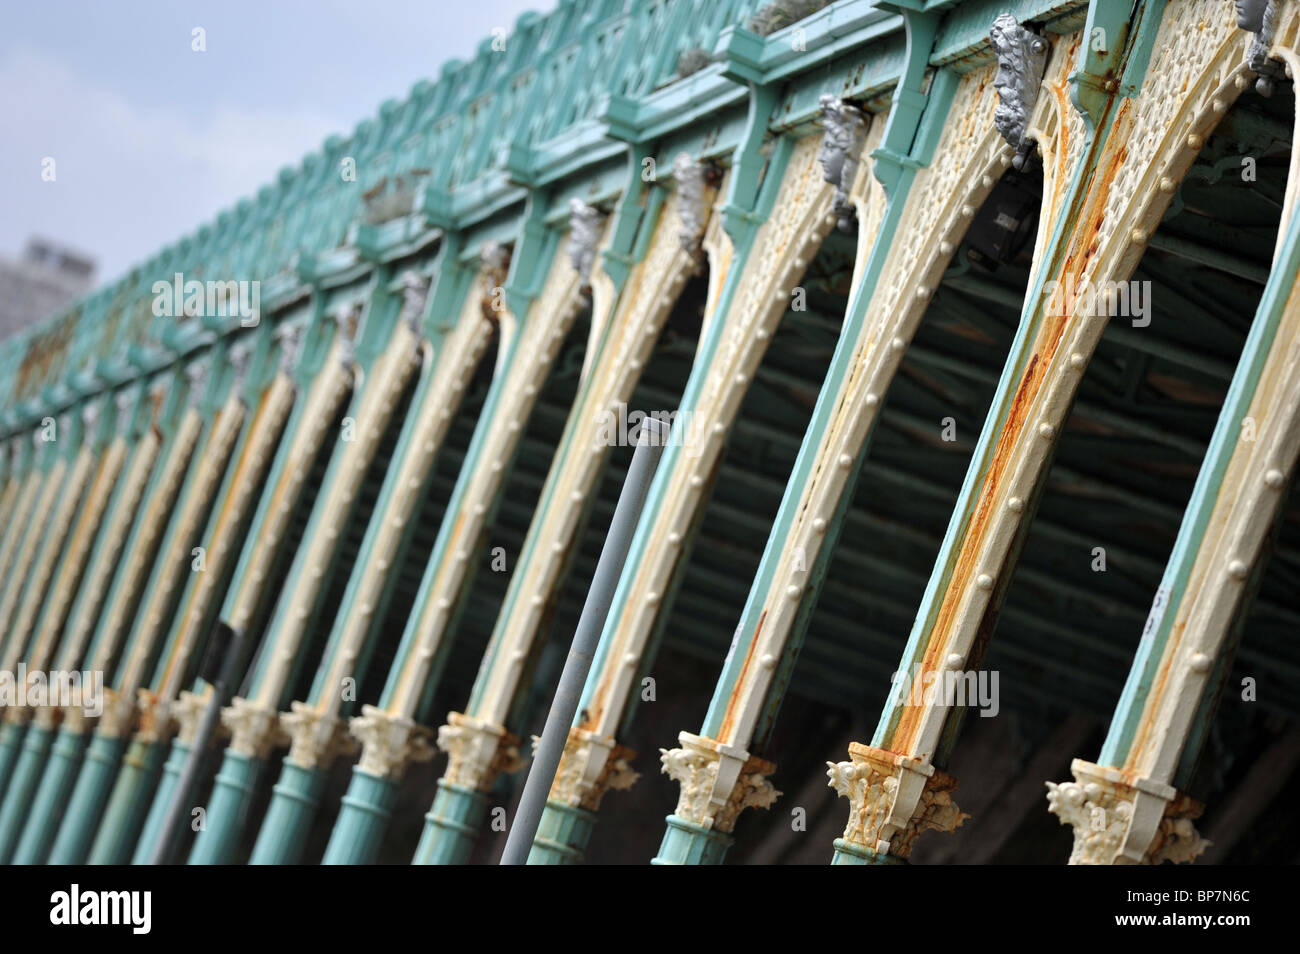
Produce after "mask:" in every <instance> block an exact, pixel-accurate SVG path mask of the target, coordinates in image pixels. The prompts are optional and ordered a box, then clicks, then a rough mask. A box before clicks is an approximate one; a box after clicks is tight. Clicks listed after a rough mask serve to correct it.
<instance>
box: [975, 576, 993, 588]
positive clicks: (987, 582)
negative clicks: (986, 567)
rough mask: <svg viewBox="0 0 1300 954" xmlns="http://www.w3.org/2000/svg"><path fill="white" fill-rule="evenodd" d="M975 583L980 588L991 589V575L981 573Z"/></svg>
mask: <svg viewBox="0 0 1300 954" xmlns="http://www.w3.org/2000/svg"><path fill="white" fill-rule="evenodd" d="M975 585H976V586H978V587H979V588H980V589H981V590H991V589H993V577H991V576H989V575H988V574H987V573H981V574H980V575H979V579H977V580H976V581H975Z"/></svg>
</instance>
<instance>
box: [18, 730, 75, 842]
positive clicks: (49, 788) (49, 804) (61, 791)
mask: <svg viewBox="0 0 1300 954" xmlns="http://www.w3.org/2000/svg"><path fill="white" fill-rule="evenodd" d="M85 748H86V737H85V736H84V735H83V734H82V733H80V732H77V731H73V730H70V729H63V728H61V729H59V731H58V732H57V733H56V734H55V736H54V742H53V744H52V745H51V746H50V750H49V758H48V760H47V761H46V762H45V765H44V766H43V771H42V773H41V778H40V783H39V784H38V785H37V787H36V793H35V795H34V796H33V797H32V798H31V800H30V802H29V804H30V805H31V806H45V810H44V811H29V812H28V814H27V817H26V824H25V825H23V826H22V830H21V832H20V837H19V839H18V844H17V847H16V848H15V849H14V854H13V858H12V859H11V860H12V861H13V863H14V864H16V865H39V864H43V863H44V862H45V859H46V857H47V856H48V855H49V853H50V848H51V846H52V845H53V844H54V837H55V835H57V834H58V832H59V825H60V823H61V822H62V821H63V815H64V809H65V807H66V806H67V805H68V803H69V802H70V801H71V795H72V790H73V787H74V786H75V785H76V781H77V773H78V771H79V770H80V769H81V764H82V759H83V758H84V755H85Z"/></svg>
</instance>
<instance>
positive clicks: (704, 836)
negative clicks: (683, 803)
mask: <svg viewBox="0 0 1300 954" xmlns="http://www.w3.org/2000/svg"><path fill="white" fill-rule="evenodd" d="M664 821H665V822H667V824H668V828H667V830H666V831H665V832H664V840H663V843H662V844H661V845H660V846H659V854H657V855H655V857H654V858H652V859H651V861H650V864H652V865H720V864H722V860H723V858H725V857H726V856H727V849H728V848H730V847H731V846H732V844H734V839H733V838H732V837H731V836H730V835H728V834H726V833H725V832H720V831H714V830H713V829H711V828H705V827H704V826H703V825H697V824H696V823H695V822H693V821H689V820H688V819H685V818H681V817H680V816H678V815H669V816H668V817H667V818H666V819H664Z"/></svg>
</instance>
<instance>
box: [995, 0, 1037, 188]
mask: <svg viewBox="0 0 1300 954" xmlns="http://www.w3.org/2000/svg"><path fill="white" fill-rule="evenodd" d="M989 45H990V46H991V47H992V48H993V55H994V56H996V57H997V61H998V72H997V76H995V77H994V79H993V88H994V89H996V90H997V91H998V108H997V110H996V111H995V112H994V113H993V125H994V126H995V127H997V130H998V132H999V133H1001V134H1002V138H1003V139H1005V140H1006V141H1007V142H1008V143H1010V144H1011V146H1012V147H1014V148H1015V150H1016V155H1015V158H1014V159H1012V160H1011V162H1012V165H1014V166H1015V167H1016V168H1017V169H1023V168H1024V167H1025V162H1026V161H1027V159H1028V157H1029V154H1030V152H1031V151H1032V150H1033V148H1034V143H1033V141H1032V140H1031V139H1029V138H1028V130H1029V118H1030V116H1032V115H1033V112H1034V103H1035V102H1036V101H1037V99H1038V89H1039V86H1040V84H1041V83H1042V81H1043V71H1044V70H1046V69H1047V51H1048V44H1047V40H1046V39H1044V38H1043V37H1041V36H1039V35H1038V34H1037V33H1034V32H1033V31H1032V30H1029V29H1026V28H1025V27H1022V26H1021V25H1020V24H1019V23H1018V22H1017V21H1016V18H1015V17H1013V16H1012V15H1011V14H1009V13H1004V14H1002V15H1001V16H999V17H998V18H997V19H996V20H994V21H993V29H991V30H990V31H989Z"/></svg>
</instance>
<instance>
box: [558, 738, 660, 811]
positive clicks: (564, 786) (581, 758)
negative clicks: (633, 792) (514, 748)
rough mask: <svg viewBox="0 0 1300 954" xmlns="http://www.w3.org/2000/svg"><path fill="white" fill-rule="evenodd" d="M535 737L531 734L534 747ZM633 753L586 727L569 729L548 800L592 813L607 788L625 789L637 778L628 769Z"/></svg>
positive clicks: (635, 773)
mask: <svg viewBox="0 0 1300 954" xmlns="http://www.w3.org/2000/svg"><path fill="white" fill-rule="evenodd" d="M536 742H537V739H536V737H534V739H533V743H534V746H533V747H534V749H535V748H536ZM635 757H636V753H635V752H634V751H632V750H631V749H629V748H628V747H627V746H624V745H619V744H618V743H617V742H616V741H614V739H612V738H608V737H605V736H598V735H596V734H595V733H593V732H590V731H588V730H586V729H577V728H571V729H569V737H568V739H567V740H566V741H565V743H564V755H563V756H562V757H561V759H560V767H559V768H558V769H557V770H556V772H555V781H554V782H553V783H552V784H551V794H550V798H551V800H552V801H556V802H563V803H565V804H566V805H573V806H575V807H578V808H585V809H586V810H587V811H591V812H594V811H596V810H597V809H599V808H600V801H601V799H602V798H604V797H605V793H606V792H607V791H609V790H610V789H615V790H618V791H621V790H624V789H629V788H631V787H632V786H633V785H635V784H636V782H637V779H639V778H640V777H641V775H640V773H639V772H637V771H636V770H635V769H633V768H632V765H631V759H633V758H635Z"/></svg>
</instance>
